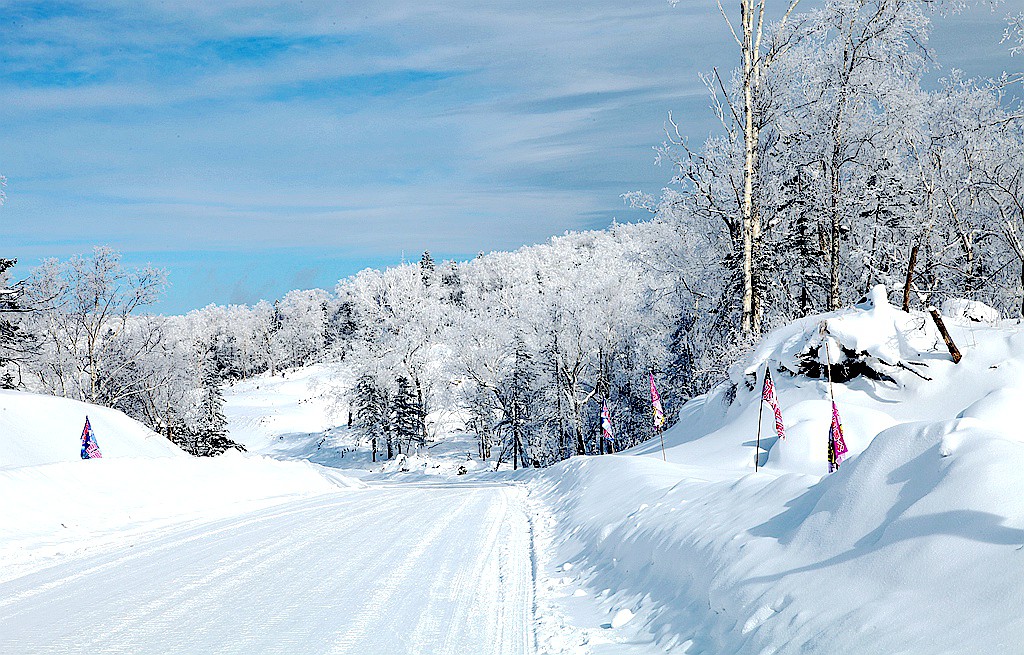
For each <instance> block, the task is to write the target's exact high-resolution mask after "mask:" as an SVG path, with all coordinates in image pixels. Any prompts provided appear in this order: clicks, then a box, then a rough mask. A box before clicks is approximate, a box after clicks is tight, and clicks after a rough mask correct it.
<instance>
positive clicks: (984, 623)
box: [533, 289, 1024, 653]
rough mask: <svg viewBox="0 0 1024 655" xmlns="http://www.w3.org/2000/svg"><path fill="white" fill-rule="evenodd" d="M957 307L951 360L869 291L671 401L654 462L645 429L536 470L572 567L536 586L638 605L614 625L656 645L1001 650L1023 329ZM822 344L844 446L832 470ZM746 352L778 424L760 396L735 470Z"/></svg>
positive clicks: (1010, 601)
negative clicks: (611, 446) (765, 385)
mask: <svg viewBox="0 0 1024 655" xmlns="http://www.w3.org/2000/svg"><path fill="white" fill-rule="evenodd" d="M963 307H964V306H963V305H962V304H960V305H957V304H952V305H951V306H949V307H947V310H948V311H949V313H950V314H953V315H947V316H946V317H945V321H944V322H945V324H946V325H947V327H948V328H949V330H950V333H951V335H952V336H953V338H954V340H955V341H956V343H957V344H958V346H959V348H960V350H961V351H962V352H963V359H962V360H961V361H960V362H959V363H958V364H954V363H953V361H952V360H951V357H950V355H949V353H948V352H947V351H946V346H945V345H944V343H943V341H942V339H941V338H940V337H939V335H938V332H937V330H936V328H935V326H934V324H933V323H932V321H931V319H930V318H929V317H928V316H927V315H926V314H925V313H923V312H913V313H905V312H902V311H900V310H898V309H896V308H894V307H892V306H891V305H890V304H889V303H888V302H887V301H886V299H885V295H884V291H883V290H881V289H877V290H876V291H875V292H873V293H872V294H871V296H870V298H868V299H866V300H865V302H864V303H862V304H861V305H859V306H856V307H853V308H851V309H847V310H842V311H840V312H835V313H831V314H824V315H819V316H815V317H811V318H808V319H806V320H803V321H798V322H796V323H794V324H791V325H789V326H787V327H785V328H782V329H780V330H777V331H776V332H774V333H772V334H771V335H769V336H768V337H767V338H766V339H765V340H764V341H763V342H762V343H761V344H760V346H759V347H758V348H757V349H756V351H755V352H754V353H753V354H752V356H750V357H749V358H748V359H747V360H746V361H744V362H741V363H740V364H738V365H737V366H736V367H734V368H733V370H732V373H731V378H730V380H729V381H728V382H726V383H723V384H722V385H720V386H719V387H718V388H716V390H715V391H713V392H712V393H710V394H708V395H707V396H704V397H701V398H698V399H695V400H694V401H692V402H691V403H689V404H688V405H687V406H686V407H685V408H684V410H683V413H682V416H681V417H680V421H679V423H678V424H677V425H676V426H675V427H674V428H673V429H672V430H670V431H669V432H668V433H667V434H666V435H665V444H666V453H667V457H668V460H669V461H668V462H667V463H665V462H662V461H661V459H662V451H661V446H660V443H658V442H657V441H656V440H655V441H652V442H648V443H647V444H644V445H642V446H639V447H637V448H635V449H633V450H632V451H630V452H627V453H624V454H622V455H616V456H605V457H600V458H574V459H572V460H570V461H568V462H565V463H563V464H559V465H556V466H554V467H552V468H551V469H548V470H546V471H544V473H543V474H542V475H541V476H540V479H539V480H538V481H536V482H534V483H533V484H534V489H535V490H536V491H537V493H538V494H540V496H541V497H542V498H543V499H544V500H545V501H546V502H547V503H548V504H549V505H550V506H552V507H553V508H554V516H555V517H556V519H557V522H558V525H559V529H558V532H559V533H560V534H562V535H563V537H562V539H561V540H560V541H559V543H560V549H559V555H558V557H557V558H556V559H558V561H566V562H568V563H569V564H570V565H571V566H568V567H566V570H565V571H563V572H561V573H558V572H556V573H555V575H556V576H557V577H556V578H555V579H556V580H557V581H558V583H557V584H556V585H555V590H554V593H556V594H560V595H563V596H565V597H566V599H567V600H566V601H565V602H566V603H568V604H570V605H572V604H574V603H575V604H576V605H577V606H578V605H579V601H578V598H577V597H575V596H574V595H573V592H575V593H576V594H577V595H584V594H589V593H592V592H594V591H596V592H598V593H599V599H598V600H599V601H600V602H599V605H600V606H601V607H602V608H604V610H605V611H607V613H608V614H607V615H608V617H612V616H615V615H619V614H620V613H622V612H623V611H624V610H625V611H627V615H628V616H633V615H634V614H635V615H636V618H634V619H633V620H632V621H630V622H629V624H628V626H627V627H625V628H623V630H626V633H625V634H622V635H620V636H619V637H618V638H619V639H620V640H621V641H622V642H631V643H635V642H636V641H649V642H653V643H652V647H655V648H656V649H658V650H660V649H665V650H668V651H670V652H682V653H765V652H771V653H808V652H811V653H854V652H860V653H968V652H984V653H1019V652H1021V649H1022V648H1024V640H1022V638H1021V636H1020V635H1021V634H1022V629H1024V618H1022V617H1021V615H1020V612H1019V611H1018V608H1019V607H1021V604H1022V603H1024V573H1022V572H1021V564H1022V559H1021V558H1022V557H1024V499H1022V498H1024V497H1022V495H1021V493H1020V490H1021V488H1022V485H1024V432H1022V431H1021V429H1020V421H1021V419H1020V412H1021V407H1022V404H1021V402H1022V400H1024V375H1021V373H1020V371H1022V370H1024V326H1021V325H1020V324H1019V322H1018V321H989V322H985V321H978V320H977V317H976V316H975V317H973V318H972V317H969V312H968V313H960V314H959V315H956V314H957V312H956V310H958V309H959V310H963ZM826 341H828V342H829V347H828V350H829V351H831V353H834V354H833V355H832V360H831V362H832V367H833V368H832V374H833V377H834V378H835V380H836V382H835V398H836V403H837V406H838V408H839V412H840V415H841V417H842V422H843V428H844V431H845V436H846V441H847V444H848V445H849V448H850V455H849V457H848V459H847V460H846V461H845V462H844V463H843V464H842V465H841V467H840V469H839V470H838V471H837V472H835V473H832V474H828V473H827V471H828V463H827V454H826V453H827V443H828V441H827V440H828V434H829V427H830V424H831V419H832V412H831V403H830V401H829V390H828V383H827V381H826V380H825V379H824V378H825V377H826V371H825V366H826V365H827V361H828V360H827V359H826V358H827V357H828V355H826V352H825V351H826V348H825V347H824V345H825V342H826ZM766 366H767V367H770V368H771V370H772V373H773V376H774V379H775V382H776V388H777V392H778V396H779V398H780V402H781V406H782V410H783V416H784V419H785V421H786V433H785V434H786V437H785V439H784V440H779V439H777V438H776V436H775V432H774V429H775V428H774V419H773V418H770V417H771V410H770V409H769V408H768V407H767V404H766V407H765V410H766V411H765V416H764V419H763V420H764V423H763V426H762V446H763V447H764V449H763V452H762V453H761V460H760V464H761V467H760V470H759V471H758V472H757V473H755V472H754V446H755V438H756V433H757V421H758V404H759V400H760V398H761V381H762V379H763V372H764V368H765V367H766ZM637 455H639V457H638V456H637ZM580 590H583V591H580ZM602 590H603V591H602ZM580 611H581V612H582V610H580ZM584 614H585V612H584ZM627 628H628V630H627ZM597 633H598V634H599V635H600V634H607V631H606V632H605V633H602V632H601V631H597ZM577 637H578V639H577V641H579V642H582V641H587V640H588V639H590V638H592V637H593V634H589V635H588V633H586V632H583V633H582V634H581V635H577ZM566 652H571V651H569V650H567V651H566ZM578 652H585V651H583V650H580V651H578ZM609 652H618V651H609ZM624 652H633V651H631V650H630V651H624ZM636 652H647V651H643V650H637V651H636Z"/></svg>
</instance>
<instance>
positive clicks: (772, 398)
mask: <svg viewBox="0 0 1024 655" xmlns="http://www.w3.org/2000/svg"><path fill="white" fill-rule="evenodd" d="M761 400H762V401H764V402H766V403H768V404H769V405H770V406H771V408H772V411H774V412H775V434H777V435H779V439H785V438H786V426H785V425H783V424H782V408H781V407H779V397H778V396H776V395H775V383H774V382H772V372H771V371H769V370H768V367H767V366H766V367H765V369H764V387H763V388H762V389H761Z"/></svg>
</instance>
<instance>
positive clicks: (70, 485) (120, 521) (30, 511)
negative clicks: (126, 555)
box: [0, 391, 364, 578]
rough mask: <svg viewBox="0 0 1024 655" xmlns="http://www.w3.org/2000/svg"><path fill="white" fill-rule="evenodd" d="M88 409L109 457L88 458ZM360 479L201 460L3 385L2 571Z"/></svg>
mask: <svg viewBox="0 0 1024 655" xmlns="http://www.w3.org/2000/svg"><path fill="white" fill-rule="evenodd" d="M86 415H88V416H89V420H90V423H91V424H92V426H93V430H94V432H95V433H96V438H97V441H98V442H99V446H100V449H101V450H102V452H103V458H102V459H91V460H83V459H81V456H80V448H79V444H80V435H81V431H82V427H83V424H84V423H85V416H86ZM362 486H364V485H363V484H362V483H360V482H358V481H355V480H353V479H351V478H348V477H345V476H342V475H340V474H338V473H336V472H334V471H331V470H329V469H324V468H323V467H320V466H316V465H314V464H310V463H308V462H281V461H276V460H273V459H270V458H267V457H260V456H247V455H243V454H241V453H237V452H235V451H230V452H229V453H226V454H224V455H221V456H220V457H215V458H193V457H191V456H189V455H187V454H185V453H184V452H183V451H181V450H180V449H179V448H178V447H176V446H174V445H173V444H171V443H170V442H168V441H167V440H166V439H165V438H164V437H162V436H161V435H159V434H157V433H155V432H153V431H152V430H150V429H148V428H147V427H145V426H144V425H142V424H141V423H138V422H137V421H135V420H133V419H131V418H129V417H127V416H125V415H124V414H122V413H121V412H118V411H115V410H112V409H107V408H103V407H97V406H95V405H89V404H87V403H81V402H77V401H72V400H67V399H64V398H56V397H52V396H42V395H36V394H29V393H21V392H15V391H0V517H3V519H2V525H3V531H2V533H0V558H3V559H4V562H5V566H4V569H3V572H2V574H0V578H7V577H9V576H15V575H18V574H21V573H23V572H24V571H25V570H26V569H29V568H32V567H33V566H35V565H38V564H42V563H45V562H47V561H49V560H50V559H51V558H52V557H54V556H57V555H60V554H67V553H69V552H70V551H76V550H88V549H91V548H97V547H100V546H101V545H102V544H103V543H106V542H108V541H110V540H112V539H114V540H116V539H118V538H122V537H123V536H124V535H126V534H134V533H141V532H145V531H152V530H153V529H156V528H157V527H159V526H162V525H167V524H171V523H175V522H178V523H180V522H181V521H185V520H210V519H212V518H219V517H223V516H228V515H233V514H237V513H239V512H244V511H251V510H253V509H256V508H259V507H263V506H266V505H268V504H274V503H278V502H282V501H284V500H288V499H292V498H298V497H304V496H310V495H314V494H323V493H332V492H336V491H338V490H339V488H346V487H348V488H358V487H362Z"/></svg>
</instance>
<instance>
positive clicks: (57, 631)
mask: <svg viewBox="0 0 1024 655" xmlns="http://www.w3.org/2000/svg"><path fill="white" fill-rule="evenodd" d="M522 493H523V492H522V491H521V490H520V489H519V488H517V487H511V486H503V485H484V484H477V485H474V484H422V485H415V486H413V485H406V484H402V485H391V486H373V487H371V488H370V489H366V490H359V491H348V492H345V493H343V494H337V495H333V494H332V495H326V496H319V497H316V498H313V499H307V500H302V501H294V502H290V503H288V504H285V505H279V506H276V507H274V508H272V509H266V510H262V511H259V512H256V513H252V514H247V515H244V516H241V517H236V518H233V519H228V520H222V521H217V522H214V523H209V524H206V525H203V526H199V527H195V526H193V527H189V528H181V529H178V530H176V531H171V532H168V533H164V534H162V535H160V536H159V537H156V538H152V539H151V540H149V541H145V542H142V541H138V542H136V543H127V542H126V543H124V544H123V546H121V547H119V548H117V549H116V550H111V551H109V552H106V553H104V554H100V555H92V556H89V557H84V558H79V559H74V560H70V561H66V562H63V563H61V564H59V565H56V566H53V567H51V568H48V569H45V570H42V571H39V572H36V573H34V574H30V575H27V576H25V577H21V578H17V579H14V580H10V581H8V582H5V583H2V584H0V653H247V654H251V653H338V654H340V653H358V654H361V655H368V654H372V653H381V654H388V655H393V654H398V653H427V654H440V653H473V654H486V653H496V654H497V653H501V654H512V653H515V654H519V653H533V652H534V651H535V650H536V646H535V637H534V621H533V618H534V617H533V606H534V597H533V593H534V583H533V575H534V570H533V569H534V564H533V561H534V557H533V554H532V543H531V535H530V530H531V528H530V523H529V519H528V517H527V514H526V511H525V509H524V504H523V499H522Z"/></svg>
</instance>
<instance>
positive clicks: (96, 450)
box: [82, 416, 103, 459]
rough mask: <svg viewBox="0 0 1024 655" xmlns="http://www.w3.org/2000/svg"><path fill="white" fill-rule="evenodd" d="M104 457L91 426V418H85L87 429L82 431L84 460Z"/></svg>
mask: <svg viewBox="0 0 1024 655" xmlns="http://www.w3.org/2000/svg"><path fill="white" fill-rule="evenodd" d="M101 457H103V454H102V453H101V452H100V446H99V444H97V443H96V435H95V434H93V433H92V426H91V425H89V417H88V416H86V417H85V427H84V428H83V429H82V459H99V458H101Z"/></svg>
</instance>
